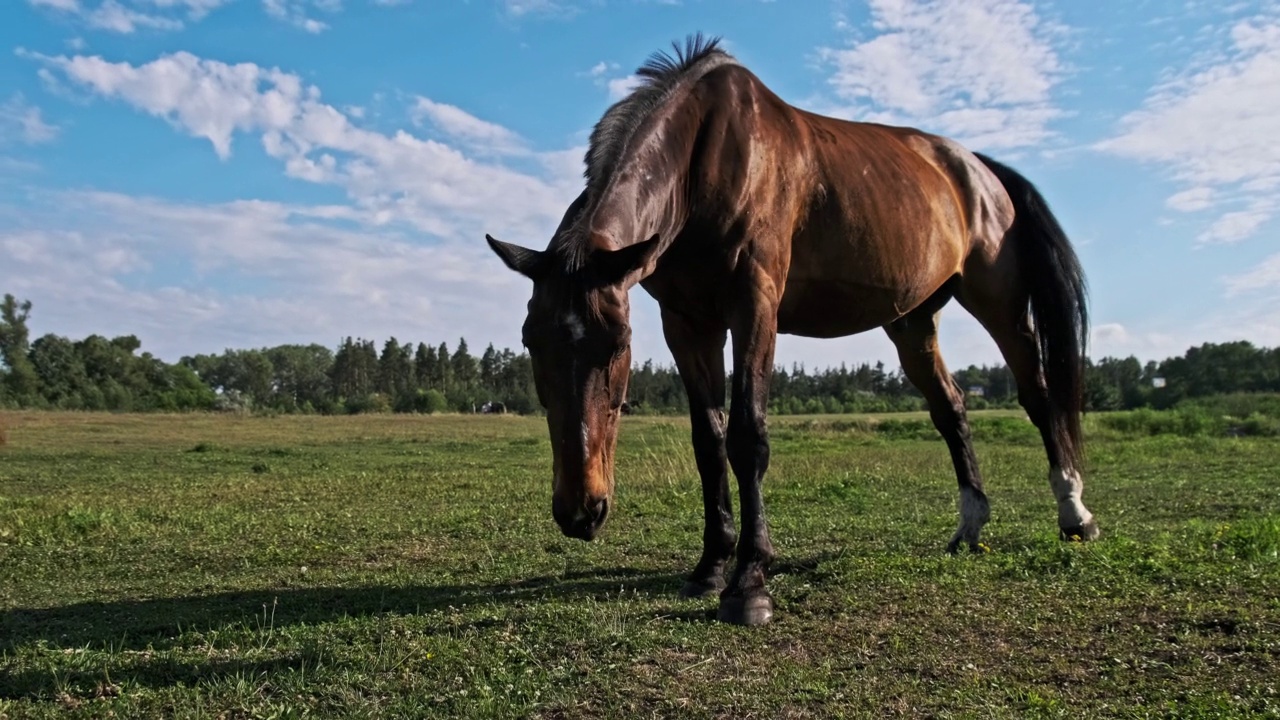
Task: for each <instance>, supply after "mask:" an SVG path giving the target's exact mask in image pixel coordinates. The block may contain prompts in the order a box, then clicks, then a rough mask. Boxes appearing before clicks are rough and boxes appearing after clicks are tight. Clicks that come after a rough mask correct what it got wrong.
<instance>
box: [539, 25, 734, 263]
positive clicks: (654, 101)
mask: <svg viewBox="0 0 1280 720" xmlns="http://www.w3.org/2000/svg"><path fill="white" fill-rule="evenodd" d="M671 47H672V49H673V50H674V51H675V54H674V55H672V54H670V53H667V52H663V51H658V52H655V53H654V54H653V55H650V56H649V59H648V60H646V61H645V63H644V64H643V65H641V66H640V67H639V68H638V69H637V70H636V73H635V74H636V76H637V77H638V78H640V84H639V85H638V86H637V87H636V88H635V89H634V90H632V91H631V93H630V94H628V95H627V96H626V97H625V98H623V99H621V100H619V101H618V102H616V103H614V104H613V105H612V106H610V107H609V109H608V110H606V111H605V113H604V116H603V117H601V118H600V121H599V122H597V123H596V125H595V127H594V128H593V129H592V131H591V140H590V142H589V143H588V146H587V153H586V156H585V157H584V160H585V162H586V166H587V167H586V171H585V172H584V175H585V177H586V181H587V188H586V194H587V202H586V204H585V205H584V206H583V208H582V210H581V211H580V213H579V216H578V218H577V222H572V223H571V224H570V225H569V230H568V231H567V232H565V233H564V234H563V235H562V236H561V237H558V238H555V240H554V241H553V244H554V246H555V247H556V249H558V250H559V251H560V252H559V254H560V255H561V256H562V257H563V259H564V261H565V265H566V268H565V269H567V270H573V269H576V268H580V267H582V265H583V264H584V263H585V262H586V248H585V247H584V244H585V241H586V238H585V237H581V235H582V233H581V232H579V231H580V230H581V229H582V228H581V221H582V220H583V219H585V218H589V217H590V216H591V214H592V211H593V210H594V208H595V203H596V202H597V200H598V199H599V198H600V196H601V194H602V193H603V192H604V190H605V188H606V187H607V186H608V184H609V180H610V178H612V177H613V173H614V170H615V169H616V168H617V166H618V164H619V163H620V162H622V160H623V158H624V157H625V156H626V152H627V148H628V146H629V145H630V143H631V140H632V138H633V136H634V135H635V133H636V130H637V129H638V128H639V127H640V125H641V124H642V123H643V122H644V121H645V119H646V118H648V117H649V115H650V114H652V113H653V111H654V110H656V109H657V108H659V107H661V106H662V104H663V103H665V102H666V101H667V100H668V99H670V98H671V96H672V95H673V94H674V92H675V91H676V90H677V89H678V88H679V87H681V86H682V85H683V84H684V83H685V82H686V81H687V80H689V79H697V78H699V77H701V76H702V75H703V74H705V73H706V72H708V71H710V70H712V69H714V68H716V67H719V66H721V65H724V64H727V63H736V62H737V61H736V60H734V58H733V56H731V55H729V53H727V52H725V51H724V50H722V49H721V48H720V38H718V37H712V38H708V37H704V36H703V35H702V33H697V34H695V35H692V36H689V37H688V38H686V39H685V43H684V47H683V48H682V47H681V46H680V45H679V43H675V42H673V43H672V44H671Z"/></svg>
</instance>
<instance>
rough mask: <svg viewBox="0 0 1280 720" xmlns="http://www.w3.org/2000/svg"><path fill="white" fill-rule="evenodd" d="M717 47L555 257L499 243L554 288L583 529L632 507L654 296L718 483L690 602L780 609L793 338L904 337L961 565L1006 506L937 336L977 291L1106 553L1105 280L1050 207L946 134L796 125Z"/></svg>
mask: <svg viewBox="0 0 1280 720" xmlns="http://www.w3.org/2000/svg"><path fill="white" fill-rule="evenodd" d="M717 42H718V41H717V40H711V41H704V40H703V39H702V37H701V35H699V36H697V37H696V38H691V39H689V40H688V41H687V42H686V46H685V48H684V49H683V51H682V50H681V49H680V48H679V47H678V46H677V47H676V54H675V57H672V56H669V55H666V54H657V55H655V56H653V57H652V58H651V59H650V60H649V61H648V62H647V63H646V64H645V65H644V66H643V67H642V68H641V69H640V70H639V71H638V73H639V75H640V77H641V78H642V79H643V84H642V85H641V86H640V87H639V88H637V89H636V90H635V91H633V92H632V93H631V95H630V96H629V97H627V98H625V99H623V100H621V101H620V102H618V103H617V104H615V105H614V106H613V107H611V108H609V110H608V111H607V112H606V113H605V115H604V117H603V118H602V119H601V120H600V122H599V123H598V124H597V125H596V127H595V129H594V131H593V132H592V135H591V141H590V147H589V150H588V151H587V156H586V163H587V170H586V189H585V190H584V191H583V193H582V194H581V195H580V196H579V197H578V198H577V200H575V201H574V202H573V203H572V204H571V205H570V206H569V209H568V211H567V212H566V213H565V215H564V219H563V220H562V221H561V223H560V227H559V228H558V229H557V230H556V232H555V235H554V236H553V237H552V239H551V243H550V245H549V246H548V248H547V249H546V250H544V251H537V250H531V249H528V248H523V247H519V246H516V245H510V244H507V243H503V242H500V241H498V240H495V239H493V238H492V237H489V236H486V238H487V239H488V241H489V244H490V246H491V247H492V248H493V250H494V252H495V253H497V254H498V256H499V257H500V258H501V259H502V260H503V262H505V263H506V265H507V266H508V267H510V268H511V269H513V270H515V271H516V272H519V273H521V274H523V275H525V276H526V277H528V278H530V279H531V280H533V297H532V299H531V300H530V301H529V305H528V317H527V318H526V319H525V322H524V328H523V335H524V344H525V346H526V347H528V349H529V356H530V358H531V359H532V361H533V370H534V374H535V380H536V385H537V391H538V398H539V400H540V401H541V403H542V404H543V406H545V408H546V410H547V425H548V427H549V429H550V432H551V447H552V454H553V458H554V462H553V467H554V476H553V478H554V479H553V496H552V505H551V507H552V514H553V516H554V517H555V520H556V522H557V523H558V524H559V525H560V528H561V529H562V530H563V531H564V533H565V534H566V535H569V536H571V537H576V538H581V539H583V540H591V539H592V538H593V537H595V535H596V533H597V532H598V531H599V530H600V527H601V526H602V525H603V524H604V521H605V518H606V517H607V516H608V514H609V511H610V503H611V501H612V498H613V483H614V479H613V478H614V447H615V444H616V442H617V437H618V417H619V414H620V413H619V408H620V406H621V404H622V402H623V400H624V399H625V398H626V390H627V380H628V377H629V374H630V369H631V342H630V341H631V330H630V326H629V304H628V291H629V290H630V289H631V288H632V287H633V286H635V285H637V284H639V285H641V286H642V287H643V288H644V289H645V290H646V291H648V292H649V294H650V295H652V296H653V297H654V298H655V299H657V301H658V304H659V306H660V307H661V313H662V323H663V332H664V335H665V337H666V340H667V344H668V346H669V347H670V348H671V352H672V354H673V355H674V356H675V361H676V365H677V367H678V369H679V371H680V376H681V378H682V380H683V382H684V384H685V388H686V389H687V390H688V394H689V405H690V408H689V410H690V416H691V418H692V424H693V447H694V454H695V457H696V459H697V466H698V472H699V474H700V475H701V476H702V498H703V503H704V507H705V511H706V529H705V532H704V534H703V550H702V557H701V559H700V560H699V562H698V564H697V566H696V567H695V569H694V570H693V573H692V574H691V575H690V576H689V579H688V582H687V584H686V585H685V587H684V589H683V590H682V592H683V593H684V594H687V595H703V594H708V593H713V592H720V611H719V617H720V619H721V620H724V621H727V622H734V623H743V624H748V625H754V624H760V623H765V622H768V621H769V619H770V618H771V617H772V613H773V601H772V599H771V597H770V596H769V594H768V591H767V590H766V589H765V571H766V569H767V567H768V565H769V562H770V561H771V560H772V559H773V557H774V551H773V546H772V544H771V543H770V541H769V529H768V526H767V523H766V521H765V514H764V501H763V498H762V496H761V481H762V479H763V478H764V474H765V470H766V468H767V467H768V465H769V439H768V431H767V429H766V424H765V410H766V406H767V402H768V398H769V380H770V377H771V376H772V373H773V354H774V345H775V341H776V339H777V335H778V333H791V334H795V335H804V336H808V337H824V338H825V337H840V336H845V335H852V334H855V333H860V332H863V331H866V330H870V329H872V328H877V327H883V328H884V329H885V331H886V332H888V334H889V337H890V338H891V339H892V340H893V342H894V344H895V345H896V347H897V350H898V356H899V359H900V362H901V363H902V368H903V370H904V372H905V373H906V375H907V377H908V378H909V379H910V380H911V382H912V383H913V384H914V385H915V386H916V387H917V388H919V389H920V392H921V393H922V394H923V395H924V397H925V399H926V400H927V401H928V403H929V409H930V416H931V417H932V419H933V422H934V424H935V425H936V426H937V428H938V431H939V432H940V433H941V434H942V436H943V437H944V438H945V439H946V442H947V446H948V448H949V449H950V451H951V459H952V461H953V462H954V463H955V469H956V476H957V479H958V480H959V482H960V501H959V507H960V526H959V529H957V530H956V533H955V536H954V537H953V538H952V539H951V542H950V545H949V546H948V549H949V550H950V551H951V552H955V551H956V550H957V548H958V547H959V546H960V544H961V543H962V542H963V543H967V544H968V545H969V546H970V548H971V549H973V548H976V547H977V544H978V535H979V532H980V531H981V529H982V526H983V524H984V523H986V521H987V519H988V515H989V513H988V505H987V497H986V494H985V493H984V492H983V489H982V477H981V476H980V475H979V473H978V465H977V462H976V460H975V458H974V453H973V446H972V444H971V442H970V437H969V427H968V422H967V420H966V418H965V408H964V397H963V395H962V394H961V392H960V391H959V389H958V388H957V387H956V385H955V383H954V381H953V380H952V379H951V376H950V375H949V374H948V372H947V369H946V366H945V365H944V364H943V361H942V357H941V355H939V353H938V343H937V337H938V324H937V319H938V313H939V310H940V309H941V308H942V307H943V305H945V304H946V303H947V302H948V301H949V300H951V299H952V298H955V299H956V300H958V301H959V302H960V304H961V305H963V306H964V307H965V308H966V309H967V310H968V311H969V312H970V313H972V314H973V315H974V316H975V317H977V319H978V320H979V321H980V322H981V323H982V325H983V326H984V327H985V328H986V329H987V331H988V332H989V333H990V334H991V336H992V337H993V338H994V339H995V341H996V343H997V344H998V345H999V347H1000V350H1001V352H1002V353H1003V354H1004V357H1005V359H1006V360H1007V362H1008V364H1009V367H1010V368H1011V369H1012V371H1013V373H1014V375H1015V376H1016V378H1017V383H1018V399H1019V401H1020V402H1021V403H1022V406H1023V407H1024V408H1025V409H1026V411H1027V414H1028V416H1029V417H1030V419H1031V421H1032V422H1033V423H1035V425H1036V426H1037V427H1038V428H1039V430H1040V434H1041V436H1042V437H1043V439H1044V447H1045V451H1046V452H1047V454H1048V459H1049V466H1050V470H1049V484H1050V487H1051V488H1052V490H1053V494H1054V497H1055V498H1056V499H1057V501H1058V527H1059V528H1060V530H1061V533H1062V537H1064V538H1067V539H1079V540H1089V539H1092V538H1094V537H1096V536H1097V535H1098V529H1097V525H1096V524H1095V522H1094V520H1093V516H1092V514H1091V513H1090V512H1089V511H1088V510H1087V509H1085V506H1084V505H1083V503H1082V502H1081V498H1080V496H1081V492H1082V490H1083V487H1084V486H1083V482H1082V480H1081V477H1080V469H1081V457H1082V443H1081V431H1080V413H1081V405H1082V380H1081V378H1082V374H1083V351H1084V343H1085V338H1086V336H1087V326H1088V323H1087V317H1086V294H1085V286H1084V277H1083V272H1082V270H1081V267H1080V264H1079V261H1078V260H1077V258H1076V255H1075V253H1074V251H1073V250H1072V248H1071V245H1070V243H1069V242H1068V241H1067V238H1066V236H1065V234H1064V233H1063V231H1062V228H1061V227H1059V225H1058V223H1057V221H1056V220H1055V219H1054V217H1053V215H1052V214H1051V213H1050V211H1049V208H1048V206H1047V205H1046V203H1045V201H1044V199H1043V198H1042V197H1041V195H1040V193H1039V192H1038V191H1037V190H1036V189H1035V188H1034V187H1033V186H1032V185H1031V183H1030V182H1028V181H1027V180H1026V179H1025V178H1024V177H1022V176H1021V175H1019V174H1018V173H1016V172H1014V171H1013V170H1010V169H1009V168H1007V167H1005V166H1003V165H1001V164H999V163H997V162H995V161H993V160H990V159H988V158H986V157H983V156H981V155H976V154H974V153H971V152H969V151H968V150H966V149H964V148H963V147H961V146H960V145H959V144H957V143H955V142H953V141H951V140H948V139H946V138H941V137H937V136H934V135H929V134H927V133H924V132H921V131H919V130H914V129H911V128H901V127H890V126H885V125H875V124H869V123H856V122H846V121H842V120H836V119H833V118H828V117H823V116H820V115H815V114H813V113H809V112H805V111H804V110H800V109H798V108H795V107H793V106H791V105H789V104H787V103H786V102H784V101H782V100H781V99H780V98H779V97H778V96H777V95H775V94H774V93H773V92H771V91H770V90H769V89H768V88H767V87H765V85H764V84H763V83H762V82H761V81H760V80H759V78H757V77H756V76H755V75H754V74H752V73H751V72H750V71H748V70H747V69H746V68H744V67H743V66H741V65H739V64H738V63H737V62H736V61H735V60H734V59H733V58H732V57H731V56H729V55H728V54H726V53H725V52H724V51H723V50H721V49H719V48H718V47H717ZM726 336H728V337H731V338H732V340H733V365H734V367H733V374H732V378H733V382H732V385H733V386H732V388H731V393H730V403H729V412H728V416H727V419H726V413H725V368H724V344H725V339H726ZM726 462H727V465H728V466H730V467H732V468H733V472H734V475H736V476H737V480H738V492H739V499H740V502H741V504H742V527H741V533H740V534H738V533H735V531H734V526H733V510H732V506H731V504H730V499H729V475H728V470H727V468H726ZM735 551H736V555H737V565H736V567H735V569H734V572H733V575H732V577H731V578H730V579H729V581H728V583H726V582H725V580H724V576H723V575H724V569H725V565H726V564H727V563H728V561H729V558H730V557H731V556H733V555H734V554H735Z"/></svg>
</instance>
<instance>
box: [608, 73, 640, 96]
mask: <svg viewBox="0 0 1280 720" xmlns="http://www.w3.org/2000/svg"><path fill="white" fill-rule="evenodd" d="M639 86H640V77H639V76H638V75H628V76H626V77H620V78H614V79H612V80H610V81H609V83H608V88H609V99H611V100H621V99H622V98H624V97H626V96H627V95H630V94H631V91H632V90H635V89H636V88H637V87H639Z"/></svg>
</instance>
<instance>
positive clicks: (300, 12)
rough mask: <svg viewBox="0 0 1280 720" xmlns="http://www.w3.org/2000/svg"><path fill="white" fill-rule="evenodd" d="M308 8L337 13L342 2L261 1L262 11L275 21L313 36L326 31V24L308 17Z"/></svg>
mask: <svg viewBox="0 0 1280 720" xmlns="http://www.w3.org/2000/svg"><path fill="white" fill-rule="evenodd" d="M309 7H315V8H318V9H320V10H323V11H325V12H337V11H339V10H341V9H342V0H310V1H308V0H262V9H263V10H265V11H266V13H267V14H268V15H270V16H271V17H273V18H276V19H277V20H284V21H286V22H288V23H290V24H292V25H293V26H294V27H297V28H300V29H302V30H305V31H306V32H309V33H311V34H313V35H314V34H318V33H322V32H324V31H325V30H328V29H329V25H328V23H325V22H322V21H320V20H316V19H315V18H313V17H310V16H309V15H308V12H307V11H308V8H309Z"/></svg>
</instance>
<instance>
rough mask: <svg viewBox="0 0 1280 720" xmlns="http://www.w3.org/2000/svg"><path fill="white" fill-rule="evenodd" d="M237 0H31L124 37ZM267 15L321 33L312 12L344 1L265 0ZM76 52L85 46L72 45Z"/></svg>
mask: <svg viewBox="0 0 1280 720" xmlns="http://www.w3.org/2000/svg"><path fill="white" fill-rule="evenodd" d="M233 1H234V0H97V2H96V4H93V2H92V0H86V2H82V0H27V2H28V3H29V4H30V5H32V6H34V7H43V8H49V9H51V10H56V11H59V12H63V13H66V14H68V15H71V16H74V17H75V18H77V19H78V20H80V21H81V22H83V23H84V24H85V25H86V26H87V27H89V28H92V29H95V30H105V31H107V32H115V33H121V34H126V35H127V34H131V33H134V32H136V31H138V30H140V29H144V28H149V29H153V30H180V29H182V28H183V27H184V25H185V22H184V21H193V22H194V21H199V20H202V19H203V18H204V17H205V16H206V15H208V14H209V13H210V12H212V11H213V10H216V9H218V8H220V7H222V6H223V5H227V4H229V3H231V2H233ZM374 3H375V4H380V5H392V4H400V0H389V1H386V0H374ZM262 7H263V10H265V11H266V13H267V14H268V15H270V16H272V17H274V18H277V19H280V20H284V21H286V22H289V23H291V24H293V25H294V26H296V27H299V28H301V29H303V30H305V31H307V32H310V33H318V32H322V31H323V30H325V29H327V28H328V27H329V26H328V25H327V24H325V23H324V22H322V21H320V20H316V19H314V18H312V17H310V14H309V10H310V9H317V10H321V11H323V12H328V13H335V12H338V11H340V10H341V9H342V0H262ZM72 49H73V50H81V49H83V48H82V47H76V46H72Z"/></svg>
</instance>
